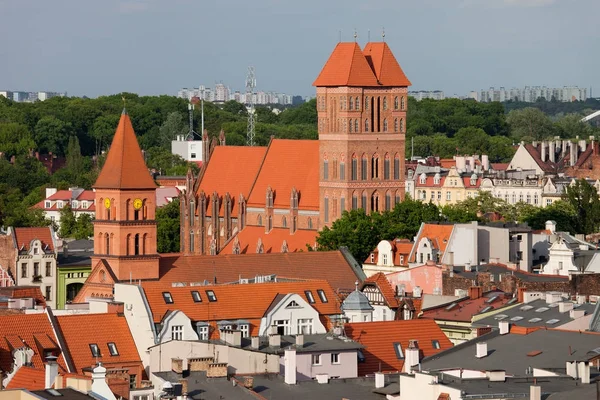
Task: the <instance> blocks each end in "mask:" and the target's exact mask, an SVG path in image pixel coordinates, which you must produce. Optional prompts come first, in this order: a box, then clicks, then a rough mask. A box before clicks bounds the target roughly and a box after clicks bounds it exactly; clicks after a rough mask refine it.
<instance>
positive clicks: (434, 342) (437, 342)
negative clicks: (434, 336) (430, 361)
mask: <svg viewBox="0 0 600 400" xmlns="http://www.w3.org/2000/svg"><path fill="white" fill-rule="evenodd" d="M431 345H432V346H433V348H434V349H436V350H439V348H440V341H439V340H432V341H431Z"/></svg>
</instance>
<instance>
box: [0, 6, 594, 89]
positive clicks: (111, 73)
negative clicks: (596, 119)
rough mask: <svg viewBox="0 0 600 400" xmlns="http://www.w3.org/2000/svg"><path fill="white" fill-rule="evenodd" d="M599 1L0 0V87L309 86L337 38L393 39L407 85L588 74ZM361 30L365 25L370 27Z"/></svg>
mask: <svg viewBox="0 0 600 400" xmlns="http://www.w3.org/2000/svg"><path fill="white" fill-rule="evenodd" d="M598 15H600V1H598V0H360V1H359V0H345V1H340V0H253V1H248V0H0V16H2V17H1V21H2V23H0V38H1V39H0V90H23V91H67V92H68V94H69V95H72V96H84V95H85V96H88V97H96V96H101V95H107V94H114V93H120V92H124V91H126V92H134V93H139V94H141V95H155V94H170V95H175V94H176V93H177V91H178V90H179V89H180V88H182V87H198V86H199V85H205V86H207V87H214V85H215V83H218V82H223V83H225V84H226V85H228V86H230V87H231V88H232V89H237V90H243V88H244V82H245V78H246V72H247V67H248V66H249V65H253V66H254V67H255V69H256V79H257V90H264V91H278V92H284V93H288V94H299V95H303V96H308V95H313V94H314V92H315V90H314V88H313V87H312V82H313V81H314V79H315V78H316V77H317V75H318V74H319V71H320V69H321V68H322V66H323V65H324V63H325V62H326V60H327V58H328V57H329V55H330V54H331V51H332V50H333V48H334V47H335V45H336V44H337V42H338V41H339V38H340V31H341V38H342V41H354V40H355V39H354V32H356V34H357V39H356V40H357V41H358V43H359V44H360V45H361V46H364V44H365V43H366V42H367V41H368V37H369V35H370V38H371V40H372V41H381V40H382V31H383V30H385V41H386V42H387V43H388V45H389V46H390V47H391V49H392V51H393V52H394V54H395V56H396V59H397V60H398V62H399V63H400V65H401V66H402V68H403V69H404V72H405V73H406V75H407V76H408V77H409V79H410V80H411V81H412V84H413V86H412V87H411V90H443V91H444V92H445V93H446V95H447V96H449V95H453V94H458V95H464V94H467V93H468V92H469V91H471V90H478V91H479V90H481V89H484V88H485V89H487V88H489V87H490V86H495V87H499V86H504V87H506V88H509V87H522V86H525V85H530V86H535V85H540V86H541V85H546V86H551V87H561V86H571V85H577V86H580V87H586V88H589V87H590V86H592V87H593V88H594V91H595V92H596V93H597V94H595V96H598V95H600V72H599V68H598V67H599V66H600V52H599V51H598V44H599V43H600V27H598ZM369 32H370V33H369Z"/></svg>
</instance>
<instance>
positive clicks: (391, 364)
mask: <svg viewBox="0 0 600 400" xmlns="http://www.w3.org/2000/svg"><path fill="white" fill-rule="evenodd" d="M345 330H346V335H348V337H350V338H351V339H353V340H355V341H357V342H359V343H361V344H362V345H364V346H365V347H366V348H365V349H364V350H363V354H364V356H365V362H363V363H359V364H358V375H359V376H364V375H367V374H372V373H375V372H377V371H379V366H380V365H381V371H382V372H395V371H402V369H403V368H404V359H398V357H397V356H396V350H395V348H394V343H400V344H401V345H402V351H403V352H405V351H406V349H407V348H408V343H409V341H410V340H417V341H418V346H419V349H420V353H421V358H422V357H429V356H432V355H434V354H436V353H439V352H440V351H443V350H447V349H449V348H451V347H452V343H451V342H450V340H449V339H448V337H446V335H445V334H444V332H442V330H441V329H440V327H439V326H438V324H436V323H435V321H432V320H421V319H415V320H407V321H382V322H354V323H349V324H346V326H345ZM433 340H437V341H438V342H439V345H440V348H439V349H435V348H434V347H433V343H432V341H433Z"/></svg>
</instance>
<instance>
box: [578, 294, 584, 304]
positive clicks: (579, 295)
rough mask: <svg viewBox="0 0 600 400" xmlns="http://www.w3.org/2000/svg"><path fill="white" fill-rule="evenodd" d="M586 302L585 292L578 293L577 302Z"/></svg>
mask: <svg viewBox="0 0 600 400" xmlns="http://www.w3.org/2000/svg"><path fill="white" fill-rule="evenodd" d="M585 303H586V296H585V294H578V295H577V304H585Z"/></svg>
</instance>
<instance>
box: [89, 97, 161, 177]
mask: <svg viewBox="0 0 600 400" xmlns="http://www.w3.org/2000/svg"><path fill="white" fill-rule="evenodd" d="M94 188H96V189H155V188H156V183H154V179H152V177H151V176H150V172H149V171H148V167H146V162H145V161H144V157H143V155H142V150H141V149H140V145H139V144H138V141H137V138H136V136H135V132H134V131H133V126H132V125H131V120H130V119H129V115H128V114H127V111H125V109H123V113H122V114H121V120H120V121H119V126H117V131H116V132H115V137H114V138H113V141H112V144H111V146H110V150H109V151H108V155H107V156H106V162H105V163H104V166H103V167H102V171H100V175H98V179H97V180H96V183H95V184H94Z"/></svg>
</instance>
